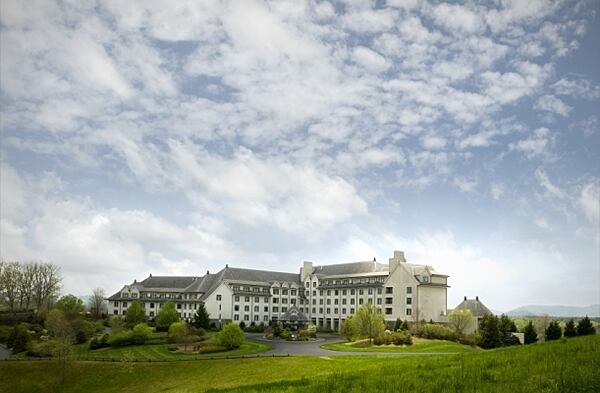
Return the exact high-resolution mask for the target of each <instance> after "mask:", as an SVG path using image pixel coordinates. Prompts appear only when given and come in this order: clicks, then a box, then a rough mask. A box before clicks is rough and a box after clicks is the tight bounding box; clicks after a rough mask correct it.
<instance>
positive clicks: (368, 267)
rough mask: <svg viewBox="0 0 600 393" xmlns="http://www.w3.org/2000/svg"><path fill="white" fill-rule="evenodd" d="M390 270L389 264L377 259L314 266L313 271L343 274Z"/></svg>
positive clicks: (322, 274)
mask: <svg viewBox="0 0 600 393" xmlns="http://www.w3.org/2000/svg"><path fill="white" fill-rule="evenodd" d="M388 271H389V267H388V265H387V264H384V263H379V262H375V261H363V262H350V263H339V264H335V265H322V266H314V267H313V270H312V273H313V274H316V275H318V276H341V275H345V274H347V275H351V274H365V273H377V272H381V273H387V272H388Z"/></svg>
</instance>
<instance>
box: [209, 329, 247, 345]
mask: <svg viewBox="0 0 600 393" xmlns="http://www.w3.org/2000/svg"><path fill="white" fill-rule="evenodd" d="M215 340H216V341H217V342H218V343H219V344H220V345H222V346H224V347H225V348H226V349H228V350H230V349H234V348H239V347H240V346H241V345H242V344H243V343H244V331H243V330H242V329H240V327H239V326H238V325H236V324H235V323H228V324H226V325H225V326H223V330H221V331H220V332H219V333H217V335H216V337H215Z"/></svg>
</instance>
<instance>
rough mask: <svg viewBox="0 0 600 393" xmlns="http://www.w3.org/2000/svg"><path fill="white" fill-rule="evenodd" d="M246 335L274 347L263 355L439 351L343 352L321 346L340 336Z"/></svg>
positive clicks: (399, 354)
mask: <svg viewBox="0 0 600 393" xmlns="http://www.w3.org/2000/svg"><path fill="white" fill-rule="evenodd" d="M246 337H247V338H249V339H251V340H254V341H261V342H265V343H268V344H269V345H271V346H272V347H273V348H271V349H270V350H268V351H266V352H263V353H262V354H261V355H291V356H292V355H293V356H302V355H305V356H428V355H441V354H439V353H407V352H342V351H332V350H329V349H323V348H321V345H323V344H327V343H333V342H337V341H340V340H341V338H340V337H339V336H334V335H321V336H319V339H318V341H284V340H267V339H265V338H264V337H263V334H262V333H247V334H246Z"/></svg>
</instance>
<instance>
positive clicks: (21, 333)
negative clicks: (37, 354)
mask: <svg viewBox="0 0 600 393" xmlns="http://www.w3.org/2000/svg"><path fill="white" fill-rule="evenodd" d="M29 341H31V334H30V333H29V330H28V329H27V325H26V324H25V323H20V324H18V325H16V326H14V327H13V329H12V331H11V332H10V334H9V336H8V340H7V341H6V345H7V346H8V347H9V348H12V351H13V353H19V352H23V351H25V350H27V344H28V343H29Z"/></svg>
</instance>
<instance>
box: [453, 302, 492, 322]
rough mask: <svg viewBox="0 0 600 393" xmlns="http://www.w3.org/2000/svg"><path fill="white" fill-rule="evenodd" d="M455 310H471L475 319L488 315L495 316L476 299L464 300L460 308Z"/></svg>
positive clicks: (457, 307)
mask: <svg viewBox="0 0 600 393" xmlns="http://www.w3.org/2000/svg"><path fill="white" fill-rule="evenodd" d="M455 310H471V313H472V314H473V316H474V317H477V318H479V317H483V316H484V315H486V314H489V315H493V314H494V313H493V312H491V311H490V309H489V308H487V307H486V306H485V305H484V304H483V303H482V302H481V301H480V300H479V298H476V299H466V298H465V300H463V301H462V302H461V303H460V304H459V305H458V306H456V308H455Z"/></svg>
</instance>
